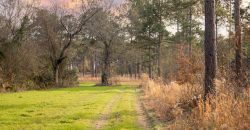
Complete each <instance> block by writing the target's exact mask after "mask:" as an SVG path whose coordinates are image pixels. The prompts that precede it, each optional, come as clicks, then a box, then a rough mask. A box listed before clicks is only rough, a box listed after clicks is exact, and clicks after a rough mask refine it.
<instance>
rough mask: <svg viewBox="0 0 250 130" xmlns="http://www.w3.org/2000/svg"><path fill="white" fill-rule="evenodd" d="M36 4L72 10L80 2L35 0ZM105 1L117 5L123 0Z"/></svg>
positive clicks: (73, 0)
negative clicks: (56, 4) (59, 5)
mask: <svg viewBox="0 0 250 130" xmlns="http://www.w3.org/2000/svg"><path fill="white" fill-rule="evenodd" d="M27 1H33V0H27ZM35 1H37V2H38V3H40V5H41V6H50V5H52V4H53V3H58V4H61V5H63V6H65V7H67V8H70V9H73V8H74V7H75V6H76V5H77V2H81V0H35ZM107 1H113V4H115V5H117V4H120V3H122V1H124V0H107Z"/></svg>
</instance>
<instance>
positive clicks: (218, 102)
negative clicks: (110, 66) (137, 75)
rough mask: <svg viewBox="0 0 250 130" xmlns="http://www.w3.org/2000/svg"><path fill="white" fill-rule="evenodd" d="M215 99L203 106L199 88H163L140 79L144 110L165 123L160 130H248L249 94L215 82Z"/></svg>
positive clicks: (158, 84)
mask: <svg viewBox="0 0 250 130" xmlns="http://www.w3.org/2000/svg"><path fill="white" fill-rule="evenodd" d="M216 85H217V95H215V96H212V97H210V100H209V101H207V102H205V103H204V102H203V100H202V96H201V95H202V87H201V85H188V84H184V85H178V84H177V83H175V82H172V83H170V84H163V83H162V82H160V81H157V82H156V81H153V80H149V79H148V78H144V79H143V82H142V86H143V90H144V99H145V100H144V101H145V103H144V104H146V108H147V109H152V110H153V112H154V114H155V116H157V117H159V118H160V120H162V121H164V122H166V121H167V123H165V124H167V125H165V128H163V129H225V130H228V129H232V130H234V129H240V130H248V129H250V123H249V122H250V91H249V90H247V91H244V92H241V93H238V92H235V90H233V89H231V88H229V87H232V86H229V85H227V84H226V83H225V82H223V81H217V82H216Z"/></svg>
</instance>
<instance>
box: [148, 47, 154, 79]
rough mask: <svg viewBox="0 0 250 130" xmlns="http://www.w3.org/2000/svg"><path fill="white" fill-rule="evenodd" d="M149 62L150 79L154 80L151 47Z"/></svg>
mask: <svg viewBox="0 0 250 130" xmlns="http://www.w3.org/2000/svg"><path fill="white" fill-rule="evenodd" d="M148 51H149V62H148V75H149V78H150V79H152V78H153V75H152V59H151V47H150V46H149V49H148Z"/></svg>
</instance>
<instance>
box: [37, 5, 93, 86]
mask: <svg viewBox="0 0 250 130" xmlns="http://www.w3.org/2000/svg"><path fill="white" fill-rule="evenodd" d="M57 10H58V9H54V12H52V13H50V12H48V11H47V10H40V11H38V17H37V20H36V21H37V23H38V26H40V29H39V31H40V36H41V37H40V39H41V41H42V43H45V44H44V45H45V46H43V47H44V49H45V50H46V53H45V55H48V58H49V60H50V63H51V65H52V70H53V77H54V82H55V85H57V86H58V85H59V70H60V67H61V64H62V63H63V61H64V60H65V59H66V58H67V51H68V50H69V49H70V48H71V46H72V44H73V43H74V40H75V38H76V36H77V35H78V34H79V33H80V32H81V31H82V29H83V28H84V26H85V24H86V23H87V22H88V21H89V20H90V19H91V18H92V17H93V16H94V15H95V14H96V13H97V12H98V10H97V9H95V8H90V9H87V10H85V11H84V12H83V13H82V14H81V15H80V16H79V18H77V17H75V16H74V15H72V14H67V13H64V15H62V16H61V17H59V15H58V14H57Z"/></svg>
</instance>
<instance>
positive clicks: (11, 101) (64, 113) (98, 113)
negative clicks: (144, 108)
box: [0, 83, 141, 130]
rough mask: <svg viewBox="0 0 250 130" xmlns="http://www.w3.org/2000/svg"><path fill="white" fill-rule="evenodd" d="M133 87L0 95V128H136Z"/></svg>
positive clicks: (82, 87)
mask: <svg viewBox="0 0 250 130" xmlns="http://www.w3.org/2000/svg"><path fill="white" fill-rule="evenodd" d="M135 89H136V88H135V87H130V86H119V87H98V86H94V84H91V83H88V84H81V85H80V87H76V88H62V89H54V90H44V91H27V92H19V93H9V94H8V93H7V94H0V130H63V129H64V130H77V129H79V130H83V129H86V130H92V129H106V130H120V129H130V130H132V129H134V130H138V129H141V128H140V125H139V124H138V121H137V112H136V106H135V105H136V94H135Z"/></svg>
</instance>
